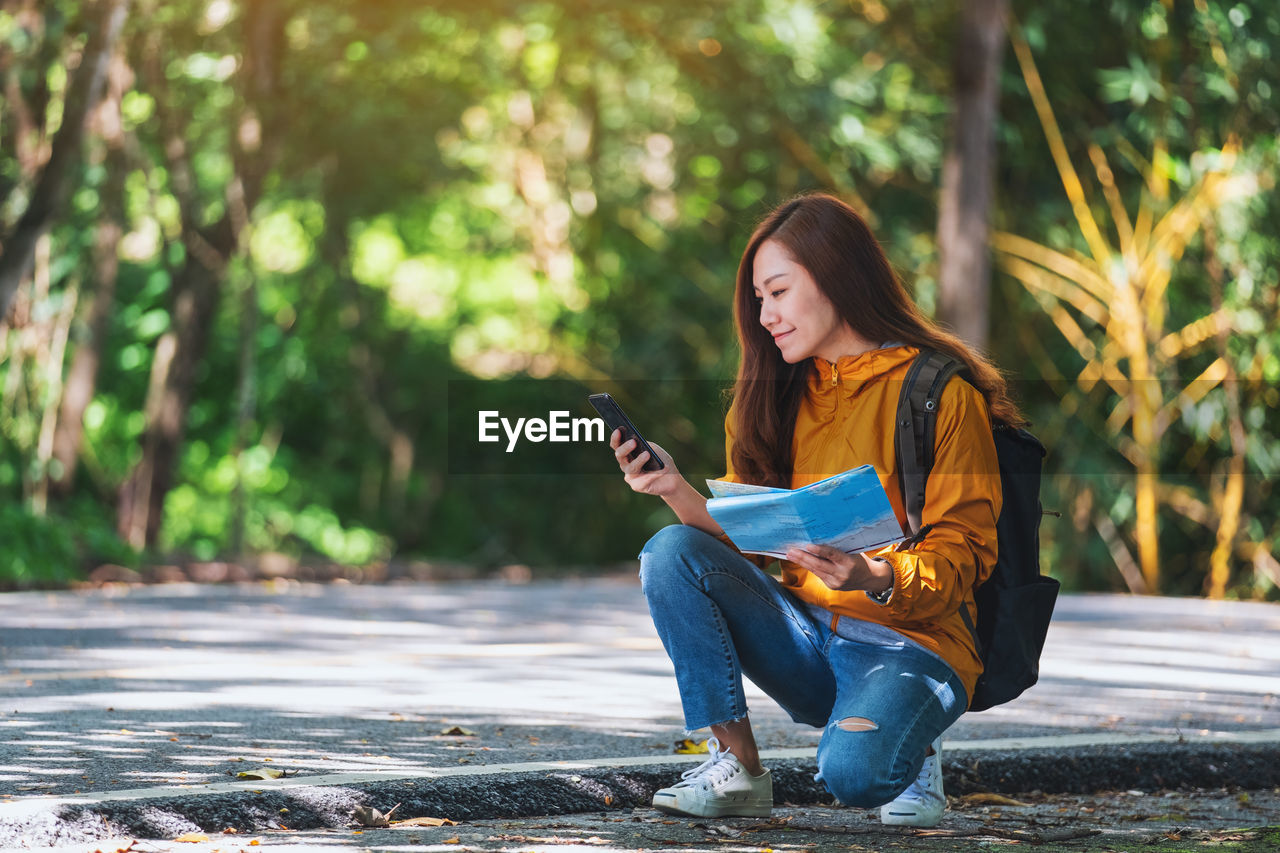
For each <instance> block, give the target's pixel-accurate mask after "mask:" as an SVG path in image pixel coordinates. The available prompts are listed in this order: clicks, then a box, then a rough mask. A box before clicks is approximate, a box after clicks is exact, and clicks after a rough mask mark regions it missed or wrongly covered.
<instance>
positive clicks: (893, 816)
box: [880, 812, 942, 827]
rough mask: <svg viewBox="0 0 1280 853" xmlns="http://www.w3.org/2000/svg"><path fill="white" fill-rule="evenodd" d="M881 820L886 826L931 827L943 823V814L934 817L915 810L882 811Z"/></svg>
mask: <svg viewBox="0 0 1280 853" xmlns="http://www.w3.org/2000/svg"><path fill="white" fill-rule="evenodd" d="M880 822H881V823H882V824H884V825H885V826H923V827H931V826H937V825H938V824H940V823H942V815H941V814H939V815H938V816H937V817H932V816H931V815H922V814H916V813H914V812H880Z"/></svg>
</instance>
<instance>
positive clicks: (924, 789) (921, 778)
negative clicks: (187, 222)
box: [899, 752, 940, 800]
mask: <svg viewBox="0 0 1280 853" xmlns="http://www.w3.org/2000/svg"><path fill="white" fill-rule="evenodd" d="M937 760H940V756H939V755H938V754H937V752H934V754H933V755H930V756H928V757H927V758H925V760H924V766H922V767H921V768H920V773H919V775H917V776H916V781H915V782H913V783H912V784H911V787H910V788H908V789H907V790H905V791H903V792H902V795H901V796H900V797H899V799H903V800H920V799H923V797H922V795H923V794H927V793H931V792H932V790H933V768H932V767H930V765H929V762H930V761H937Z"/></svg>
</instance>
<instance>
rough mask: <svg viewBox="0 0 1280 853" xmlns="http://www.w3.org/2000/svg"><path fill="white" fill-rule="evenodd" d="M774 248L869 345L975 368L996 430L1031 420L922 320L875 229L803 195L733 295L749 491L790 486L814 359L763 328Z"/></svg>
mask: <svg viewBox="0 0 1280 853" xmlns="http://www.w3.org/2000/svg"><path fill="white" fill-rule="evenodd" d="M765 240H775V241H777V242H778V243H780V244H781V245H782V246H783V247H784V248H786V250H787V252H788V253H790V255H791V257H792V259H793V260H794V261H795V262H796V263H798V264H800V265H801V266H803V267H804V268H805V270H807V271H808V273H809V275H810V276H812V277H813V280H814V282H815V283H816V284H817V285H818V289H819V290H821V291H822V293H823V295H825V296H826V298H827V299H828V300H829V301H830V302H831V304H832V306H834V308H835V311H836V314H837V315H838V316H839V317H840V318H841V319H842V320H844V322H845V323H847V324H848V325H849V327H850V328H852V329H853V331H854V332H856V333H857V334H858V335H859V336H860V337H862V338H865V339H866V340H868V341H877V342H889V341H896V342H899V343H904V344H909V345H911V346H915V347H918V348H920V349H935V350H938V351H939V352H944V353H946V354H948V355H950V356H952V357H954V358H956V359H959V360H960V361H962V362H964V364H965V365H966V366H967V367H968V373H969V377H970V379H971V380H972V383H973V385H974V386H975V387H976V388H977V389H978V390H979V391H981V392H982V396H983V397H984V398H986V401H987V408H988V410H989V411H990V414H991V418H992V420H993V422H998V423H1003V424H1009V425H1013V426H1020V425H1022V424H1023V423H1024V422H1025V421H1024V419H1023V417H1022V415H1021V413H1020V412H1019V411H1018V407H1017V406H1016V405H1015V404H1014V402H1013V400H1011V399H1010V397H1009V393H1008V385H1007V383H1006V382H1005V379H1004V377H1003V376H1002V375H1001V373H1000V371H999V369H998V368H996V367H995V366H994V365H993V364H991V362H989V361H988V360H987V359H986V358H984V357H983V356H982V355H980V354H978V353H976V352H974V351H973V350H971V349H970V348H969V347H968V346H967V345H966V344H965V343H964V342H963V341H962V340H960V338H958V337H956V336H955V335H953V334H950V333H949V332H946V331H944V330H943V329H941V328H939V327H938V326H937V325H935V324H934V323H933V322H932V321H931V320H929V319H928V318H927V317H925V316H924V315H923V314H922V313H920V309H919V308H917V307H916V304H915V303H914V302H913V301H912V300H911V297H910V296H909V295H908V294H907V291H906V289H905V288H904V287H903V286H902V283H901V282H900V281H898V277H897V276H896V275H894V272H893V268H892V267H891V266H890V265H889V259H888V258H886V257H885V254H884V251H883V250H882V249H881V248H880V244H879V243H878V242H876V238H875V236H874V235H872V233H871V229H870V228H868V227H867V223H866V222H864V221H863V219H862V217H861V216H859V215H858V213H857V211H855V210H854V209H853V208H851V207H849V206H848V205H847V204H845V203H844V202H842V201H840V200H839V199H837V198H834V197H833V196H829V195H825V194H822V193H814V194H811V195H802V196H798V197H796V198H794V199H792V200H791V201H788V202H786V203H785V204H783V205H781V206H780V207H778V208H777V209H775V210H774V211H773V212H772V213H770V214H769V215H768V216H767V217H766V218H765V220H764V221H763V222H761V223H760V225H759V226H757V227H756V230H755V232H754V233H753V234H752V235H751V241H750V242H749V243H748V244H747V248H746V251H745V252H743V253H742V262H741V263H740V264H739V265H738V281H737V287H736V290H735V292H734V325H735V327H736V328H737V332H738V343H739V345H740V347H741V349H742V361H741V362H740V363H739V365H738V378H737V381H736V382H735V383H734V388H733V398H734V402H733V412H734V421H733V428H734V430H733V431H734V441H733V459H732V460H731V461H732V463H733V470H734V473H735V474H736V475H737V476H738V477H739V478H741V479H742V480H744V481H745V482H748V483H758V484H761V485H769V486H780V487H782V488H790V486H791V473H792V463H793V460H792V458H791V440H792V436H793V434H794V430H795V421H796V416H797V414H798V413H799V411H800V402H801V400H803V398H804V394H805V388H806V386H807V384H808V376H809V373H810V371H811V370H812V368H811V366H810V364H811V360H810V359H805V360H804V361H802V362H798V363H796V364H788V363H787V362H786V361H784V360H783V358H782V354H781V353H780V352H779V351H778V348H777V346H776V345H775V344H774V342H773V338H772V336H771V335H770V334H769V331H768V330H767V329H765V328H764V326H762V325H760V305H759V303H757V302H756V299H755V292H754V282H753V280H752V279H753V273H752V270H753V266H754V264H755V257H756V252H757V251H758V250H759V248H760V244H762V243H763V242H764V241H765Z"/></svg>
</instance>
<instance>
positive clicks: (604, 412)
mask: <svg viewBox="0 0 1280 853" xmlns="http://www.w3.org/2000/svg"><path fill="white" fill-rule="evenodd" d="M587 402H588V403H590V404H591V405H592V406H593V407H595V410H596V411H597V412H599V413H600V417H602V418H604V423H605V426H607V427H608V428H609V434H610V435H612V434H613V431H614V430H615V429H621V430H622V441H623V443H624V444H625V443H626V441H627V439H629V438H634V439H635V440H636V449H635V450H633V451H631V456H630V457H629V458H630V459H635V458H636V456H638V455H639V454H641V453H643V452H644V451H646V450H647V451H649V458H648V459H646V460H645V463H644V467H643V468H641V469H640V470H642V471H661V470H662V469H663V468H665V467H667V466H665V465H663V464H662V460H661V459H659V458H658V454H656V453H654V452H653V448H652V447H650V446H649V442H647V441H645V440H644V436H642V435H641V434H640V431H639V430H638V429H636V428H635V426H633V425H632V423H631V419H630V418H628V417H627V414H626V412H624V411H622V407H621V406H619V405H618V402H617V401H616V400H614V399H613V397H612V396H611V395H609V394H592V395H591V396H590V397H588V398H587Z"/></svg>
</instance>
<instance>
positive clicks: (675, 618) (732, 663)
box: [640, 524, 968, 808]
mask: <svg viewBox="0 0 1280 853" xmlns="http://www.w3.org/2000/svg"><path fill="white" fill-rule="evenodd" d="M640 578H641V582H642V584H643V587H644V594H645V598H647V599H648V601H649V612H650V613H651V614H652V615H653V623H654V626H655V627H656V628H657V629H658V636H659V637H661V639H662V644H663V646H664V647H665V648H666V650H667V654H668V655H669V656H670V657H671V662H672V663H673V664H674V665H675V671H676V681H677V682H678V684H679V688H680V700H681V703H682V705H683V707H684V716H685V725H686V726H687V727H688V728H689V729H690V730H693V729H700V728H703V727H705V726H710V725H718V724H721V723H728V722H732V721H734V720H740V719H742V718H744V717H746V716H747V704H746V697H745V696H744V694H743V688H742V676H743V674H746V676H747V677H748V678H750V679H751V680H752V681H753V682H754V683H755V684H756V685H757V686H758V687H759V688H760V689H761V690H763V691H764V692H765V693H767V694H768V695H769V696H771V697H772V698H773V699H774V700H775V701H776V702H777V703H778V704H779V705H781V706H782V708H783V710H785V711H786V712H787V713H788V714H790V715H791V718H792V719H793V720H795V721H796V722H798V723H804V724H806V725H810V726H814V727H815V728H817V727H822V728H823V733H822V739H821V741H820V742H819V745H818V771H819V772H818V778H819V779H820V780H821V781H822V782H823V783H824V784H825V785H826V787H827V790H829V791H830V792H831V793H832V794H833V795H834V796H835V797H836V798H837V799H838V800H840V802H842V803H844V804H845V805H848V806H854V807H858V808H873V807H875V806H879V805H883V804H884V803H887V802H889V801H890V800H893V799H894V798H895V797H897V796H898V795H899V794H901V793H902V792H903V791H904V790H906V788H907V786H909V785H910V784H911V783H912V782H913V781H915V778H916V776H917V774H919V772H920V768H921V765H922V764H923V763H924V759H925V755H926V753H927V752H928V748H929V744H930V743H931V742H932V741H933V740H934V738H936V737H938V736H939V735H940V734H941V733H942V732H943V731H944V730H945V729H946V728H947V727H948V726H950V725H951V724H952V723H954V722H955V721H956V720H957V719H958V718H959V717H960V715H961V714H962V713H964V710H965V707H966V706H967V705H968V698H967V696H966V694H965V690H964V685H963V684H962V683H961V681H960V678H959V677H958V676H957V675H956V674H955V671H954V670H952V669H951V667H950V666H948V665H947V664H946V663H945V662H944V661H942V660H941V659H940V658H938V657H936V656H935V655H933V654H931V653H929V652H927V651H925V650H924V649H923V648H921V647H920V646H919V645H917V644H916V643H914V642H913V641H911V640H909V639H907V638H906V637H903V636H902V635H900V634H896V633H893V632H890V631H888V630H887V629H880V628H879V626H868V625H867V623H856V625H855V626H853V627H858V626H863V627H867V628H869V629H870V630H869V631H857V630H855V631H851V632H846V631H845V630H843V626H841V627H838V628H837V631H836V632H833V631H832V630H831V625H830V623H831V614H830V613H829V612H827V611H825V610H822V609H821V608H818V607H815V606H813V605H809V604H806V603H805V602H803V601H801V600H800V599H798V598H796V597H795V596H794V595H792V594H791V593H790V592H789V591H787V590H786V589H784V588H783V586H782V585H781V584H780V583H778V581H777V580H775V579H774V578H772V577H770V576H769V575H767V574H765V573H764V572H762V571H760V569H758V568H756V566H755V565H754V564H753V563H751V562H750V561H749V560H746V559H744V558H743V557H742V555H741V554H739V553H738V552H736V551H734V550H733V549H732V548H730V547H728V546H727V545H725V544H724V543H723V542H721V541H720V540H719V539H716V538H715V537H714V536H711V535H710V534H708V533H704V532H703V531H701V530H698V529H697V528H694V527H689V526H686V525H681V524H675V525H671V526H670V527H666V528H664V529H662V530H660V531H658V532H657V533H656V534H654V536H653V538H651V539H650V540H649V541H648V542H647V543H646V544H645V546H644V550H643V551H641V553H640ZM853 621H854V620H848V619H842V620H841V622H853ZM877 631H878V632H879V633H877ZM841 633H852V634H855V635H857V636H858V639H856V640H855V639H847V638H845V637H842V636H840V634H841ZM862 720H866V721H870V725H867V724H865V723H862V722H861V721H862ZM842 722H843V723H844V726H843V727H842V725H841V723H842Z"/></svg>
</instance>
